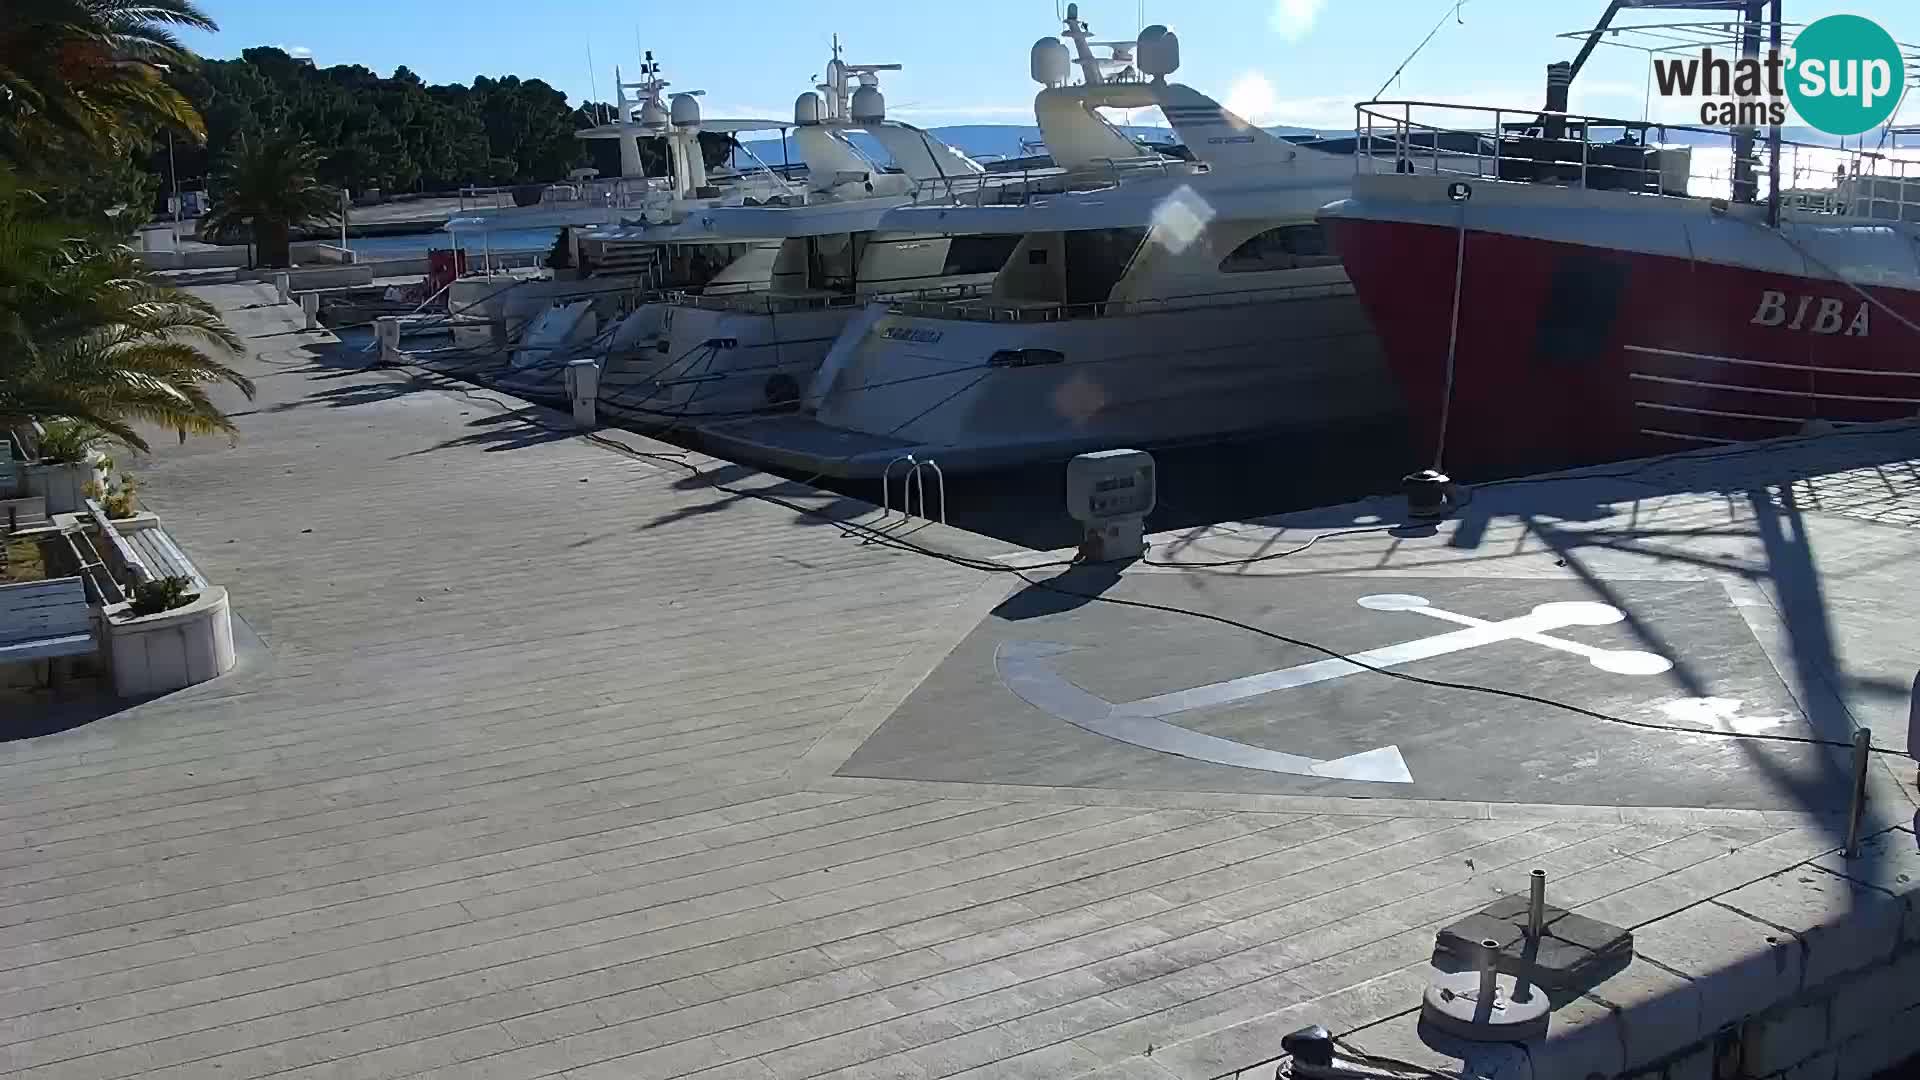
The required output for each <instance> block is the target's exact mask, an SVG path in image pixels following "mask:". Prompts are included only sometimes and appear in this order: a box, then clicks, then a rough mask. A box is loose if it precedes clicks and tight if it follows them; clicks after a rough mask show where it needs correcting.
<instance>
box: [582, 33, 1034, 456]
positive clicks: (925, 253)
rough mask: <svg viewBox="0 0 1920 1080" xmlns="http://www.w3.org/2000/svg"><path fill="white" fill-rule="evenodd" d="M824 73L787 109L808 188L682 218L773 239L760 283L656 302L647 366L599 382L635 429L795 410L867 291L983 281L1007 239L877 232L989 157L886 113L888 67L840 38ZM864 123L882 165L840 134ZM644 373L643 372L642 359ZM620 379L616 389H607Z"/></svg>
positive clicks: (968, 178)
mask: <svg viewBox="0 0 1920 1080" xmlns="http://www.w3.org/2000/svg"><path fill="white" fill-rule="evenodd" d="M834 51H835V55H834V57H833V59H832V60H831V61H830V62H829V63H828V65H827V72H826V77H825V79H824V80H823V81H822V82H821V83H819V84H818V85H817V86H816V88H815V90H813V91H809V92H807V93H805V94H802V95H801V96H800V98H799V99H798V100H797V101H796V102H795V105H794V122H795V129H794V142H795V145H796V146H797V147H798V149H799V152H800V155H801V156H802V157H803V158H804V159H805V160H806V163H807V170H808V190H807V191H806V192H805V193H803V194H802V195H801V196H799V197H787V198H782V199H775V200H771V201H770V202H769V203H768V204H764V205H760V206H747V205H741V206H725V207H713V208H710V209H707V210H704V211H701V212H700V213H697V214H694V215H691V216H690V217H689V219H688V221H687V223H686V225H685V227H684V229H683V235H685V236H686V237H688V238H689V239H696V238H697V239H699V240H702V241H705V242H709V243H719V242H730V243H752V244H755V245H756V249H755V250H756V252H757V253H758V256H759V257H765V253H766V252H767V248H766V247H763V246H759V245H772V251H771V266H770V268H769V269H770V273H769V275H768V277H767V279H766V282H765V287H764V289H762V290H759V291H752V292H739V291H735V292H722V291H719V290H714V289H711V288H708V289H701V290H692V289H686V290H678V291H675V292H672V293H670V294H669V295H668V303H667V304H666V305H665V307H664V309H663V311H662V318H661V327H660V329H661V331H662V333H661V337H660V339H659V342H658V344H657V345H656V348H655V355H654V357H653V358H652V361H651V363H645V362H641V363H633V362H630V363H628V364H627V365H625V372H624V375H623V377H622V378H620V379H617V380H610V379H607V378H603V380H602V382H603V387H602V392H601V394H600V397H599V408H600V410H601V412H602V413H603V414H604V415H607V416H610V417H614V418H618V419H620V420H623V421H625V422H627V423H630V424H634V425H638V426H680V425H683V424H687V423H693V422H698V421H700V420H706V419H713V418H717V417H732V416H738V415H743V414H748V413H752V412H754V411H756V410H759V409H762V408H765V407H776V408H778V407H791V406H792V405H793V404H794V403H795V402H797V401H798V399H799V396H800V388H801V386H802V385H803V384H804V381H805V380H806V379H807V378H808V377H809V375H810V374H811V372H812V371H813V370H814V369H815V368H816V367H818V366H819V363H820V361H821V359H822V358H823V357H824V356H825V355H826V352H827V349H828V347H829V346H830V345H831V344H832V343H833V341H834V340H835V339H836V338H837V337H838V336H839V333H840V331H841V329H842V328H843V327H844V326H845V324H846V321H847V319H848V318H850V317H851V316H852V315H854V314H855V313H856V312H857V311H858V310H859V307H860V305H861V303H862V302H864V300H865V299H867V298H868V297H871V296H875V295H890V294H895V293H905V292H914V291H921V290H927V289H937V288H949V289H950V288H959V287H965V286H968V285H984V284H985V283H986V282H988V281H990V280H991V279H992V276H993V274H995V273H996V272H997V271H998V270H999V269H1000V266H1001V265H1002V264H1003V263H1004V261H1005V259H1006V257H1007V255H1008V253H1009V252H1011V250H1012V248H1013V246H1014V244H1015V243H1016V242H1017V238H1014V237H966V238H962V239H960V240H958V241H956V240H955V239H954V238H952V237H949V236H947V235H945V234H943V233H940V232H934V233H929V234H917V233H911V232H890V233H881V232H879V231H877V230H876V226H877V225H878V223H879V221H880V219H881V217H882V215H884V214H885V213H886V212H887V211H889V210H892V209H896V208H898V207H901V206H905V205H910V204H911V203H912V202H914V201H915V200H916V199H918V198H921V197H924V196H925V194H926V193H927V192H928V191H930V190H934V189H939V190H947V189H949V188H959V187H966V188H968V189H969V190H977V189H979V188H980V187H981V185H982V184H985V183H987V182H988V181H989V173H988V170H987V168H986V167H985V166H983V165H981V164H980V163H979V162H976V161H974V160H973V159H971V158H969V157H968V156H967V155H966V154H964V153H962V152H961V151H959V150H956V149H954V148H953V147H951V146H948V145H947V144H945V143H943V142H941V141H940V140H939V139H938V138H936V137H934V136H933V135H931V134H930V133H928V132H926V131H923V130H921V129H919V128H916V127H913V126H911V125H907V124H902V123H899V122H897V121H890V120H887V119H886V101H885V97H884V96H883V94H882V93H881V90H880V86H879V76H878V73H880V72H883V71H892V70H898V68H899V65H898V64H852V63H847V62H846V61H844V60H842V59H841V58H840V55H839V43H838V42H837V41H836V42H835V46H834ZM856 132H865V133H866V134H867V135H869V136H870V137H871V138H872V140H873V141H874V142H875V143H878V144H879V146H880V147H881V148H882V149H883V150H884V151H885V153H886V156H887V157H888V158H889V159H890V167H884V166H881V165H877V164H875V162H874V161H872V160H871V159H869V158H868V157H867V156H866V155H865V154H863V153H862V151H861V150H860V148H859V145H858V144H857V143H856V142H855V141H854V140H853V139H852V138H850V135H851V134H853V133H856ZM643 368H644V369H645V370H644V371H642V369H643ZM610 383H611V384H616V385H610Z"/></svg>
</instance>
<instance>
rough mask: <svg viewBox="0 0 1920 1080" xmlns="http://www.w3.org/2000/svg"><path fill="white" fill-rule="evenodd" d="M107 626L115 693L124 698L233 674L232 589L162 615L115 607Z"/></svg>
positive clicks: (212, 589) (212, 590) (210, 592)
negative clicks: (230, 595) (229, 673)
mask: <svg viewBox="0 0 1920 1080" xmlns="http://www.w3.org/2000/svg"><path fill="white" fill-rule="evenodd" d="M105 624H106V651H107V657H108V661H109V663H110V664H111V665H112V667H113V689H114V692H115V693H118V694H119V695H120V696H121V697H150V696H152V695H154V694H165V693H168V692H170V691H173V690H179V689H181V688H183V687H188V686H192V685H194V684H195V683H203V682H206V681H207V680H208V679H213V678H217V677H219V676H221V675H224V674H226V673H227V672H229V671H232V670H233V660H234V653H233V616H232V614H231V612H230V611H229V610H228V607H227V590H225V589H223V588H220V587H219V586H217V585H209V586H207V588H206V589H205V590H203V591H202V592H201V593H200V595H199V597H198V598H196V599H195V600H194V602H193V603H191V604H188V605H187V606H186V607H181V608H175V609H173V610H172V611H162V612H160V613H159V614H157V615H140V616H135V615H133V614H131V613H130V611H129V609H128V608H126V607H125V606H115V607H112V608H109V609H107V612H106V619H105Z"/></svg>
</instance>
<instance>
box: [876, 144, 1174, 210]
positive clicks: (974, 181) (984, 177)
mask: <svg viewBox="0 0 1920 1080" xmlns="http://www.w3.org/2000/svg"><path fill="white" fill-rule="evenodd" d="M1097 163H1098V165H1099V171H1097V172H1088V171H1084V170H1083V171H1080V172H1069V171H1068V170H1066V169H1062V168H1060V167H1058V166H1049V167H1048V168H1045V169H1021V170H1020V171H1019V172H1018V173H1015V172H1012V171H1007V172H999V173H967V174H965V175H961V176H940V177H928V178H925V179H922V180H921V181H920V182H919V183H917V184H916V185H915V186H914V191H913V200H914V202H916V203H932V204H937V205H945V206H1024V205H1026V204H1027V203H1029V202H1031V201H1033V199H1034V198H1035V197H1036V196H1041V195H1060V194H1064V193H1066V192H1069V191H1103V190H1107V189H1110V188H1115V187H1119V186H1120V185H1121V184H1123V183H1126V182H1127V181H1128V180H1130V179H1133V178H1136V177H1139V176H1155V177H1165V176H1172V175H1174V172H1173V169H1172V168H1171V167H1172V166H1175V165H1178V166H1181V167H1182V169H1183V171H1186V172H1200V171H1204V170H1205V166H1204V165H1200V164H1198V163H1195V162H1189V161H1181V160H1179V159H1169V158H1167V157H1165V156H1164V155H1161V154H1143V155H1141V156H1139V157H1127V158H1099V159H1097Z"/></svg>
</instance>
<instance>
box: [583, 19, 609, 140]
mask: <svg viewBox="0 0 1920 1080" xmlns="http://www.w3.org/2000/svg"><path fill="white" fill-rule="evenodd" d="M587 89H588V90H589V91H591V92H592V94H593V101H592V102H591V103H590V104H589V105H588V107H587V108H586V110H584V111H585V112H586V114H587V115H588V116H592V115H593V114H594V113H595V112H597V111H599V108H600V80H599V79H597V78H595V77H594V74H593V39H591V38H589V39H587ZM595 123H604V121H601V120H596V121H595Z"/></svg>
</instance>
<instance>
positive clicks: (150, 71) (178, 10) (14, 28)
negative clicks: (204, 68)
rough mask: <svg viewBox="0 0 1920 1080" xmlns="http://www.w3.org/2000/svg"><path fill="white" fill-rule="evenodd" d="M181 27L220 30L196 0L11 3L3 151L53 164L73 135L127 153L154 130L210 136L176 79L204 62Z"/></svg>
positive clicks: (4, 32) (3, 73)
mask: <svg viewBox="0 0 1920 1080" xmlns="http://www.w3.org/2000/svg"><path fill="white" fill-rule="evenodd" d="M176 27H191V28H194V29H199V30H213V29H216V28H217V27H216V26H215V24H214V21H213V20H212V19H210V18H208V17H207V15H206V14H205V13H204V12H202V11H201V10H200V9H199V7H198V6H197V5H196V4H194V3H193V2H192V0H7V2H6V9H5V12H4V17H0V155H4V156H5V158H6V159H7V160H9V161H12V162H13V163H15V164H16V165H28V166H31V165H32V164H34V163H35V162H37V161H39V160H44V158H45V154H46V152H47V151H48V150H49V149H50V148H57V147H58V145H59V144H60V143H62V142H64V141H67V140H79V141H82V142H89V143H94V144H96V145H100V144H106V145H112V146H115V147H118V148H120V149H121V150H123V151H124V149H125V148H126V147H127V145H128V144H129V143H130V142H131V141H133V140H136V139H138V138H139V137H140V136H141V135H142V134H143V133H144V131H145V130H148V129H151V128H152V127H155V126H159V125H172V126H175V127H178V128H180V129H181V130H183V131H185V132H187V133H188V134H189V135H190V136H192V137H194V138H199V137H201V136H202V135H204V128H203V126H202V124H201V120H200V116H199V113H198V112H196V111H195V109H194V107H193V105H192V103H191V102H189V101H188V100H187V98H186V97H185V96H184V95H182V94H181V93H180V91H179V90H178V89H177V88H176V87H175V86H174V85H173V84H172V83H170V82H169V81H168V79H167V74H168V72H169V70H170V69H172V68H176V67H177V68H183V69H184V68H190V67H192V66H193V65H194V63H195V62H196V59H195V57H194V56H193V54H192V53H190V52H188V51H187V50H186V49H185V48H184V47H183V46H182V45H181V44H180V41H179V39H178V38H176V37H174V35H173V29H174V28H176Z"/></svg>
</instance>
